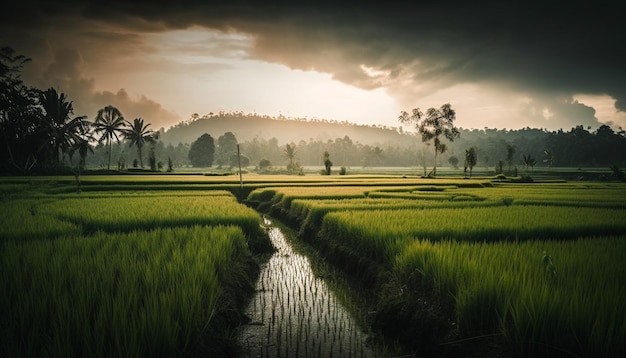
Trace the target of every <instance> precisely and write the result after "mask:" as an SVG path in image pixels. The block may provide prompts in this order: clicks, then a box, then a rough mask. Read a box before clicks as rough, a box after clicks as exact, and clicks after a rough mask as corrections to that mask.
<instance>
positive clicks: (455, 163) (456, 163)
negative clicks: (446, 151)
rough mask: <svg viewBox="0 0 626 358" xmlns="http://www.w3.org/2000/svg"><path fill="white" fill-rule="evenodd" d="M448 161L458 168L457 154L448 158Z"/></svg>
mask: <svg viewBox="0 0 626 358" xmlns="http://www.w3.org/2000/svg"><path fill="white" fill-rule="evenodd" d="M448 163H450V165H451V166H452V167H453V168H454V169H456V168H458V165H459V158H457V157H456V155H451V156H450V158H448Z"/></svg>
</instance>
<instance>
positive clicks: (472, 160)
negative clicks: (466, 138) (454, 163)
mask: <svg viewBox="0 0 626 358" xmlns="http://www.w3.org/2000/svg"><path fill="white" fill-rule="evenodd" d="M477 162H478V158H477V155H476V148H474V147H471V148H469V149H466V150H465V170H464V172H465V173H467V169H468V168H469V177H470V178H471V177H472V170H473V169H474V166H476V163H477Z"/></svg>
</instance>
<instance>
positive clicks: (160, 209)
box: [0, 187, 271, 357]
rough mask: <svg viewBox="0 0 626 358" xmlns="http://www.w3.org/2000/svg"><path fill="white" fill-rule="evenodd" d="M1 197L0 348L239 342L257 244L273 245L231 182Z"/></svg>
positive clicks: (2, 352)
mask: <svg viewBox="0 0 626 358" xmlns="http://www.w3.org/2000/svg"><path fill="white" fill-rule="evenodd" d="M170 189H171V187H170ZM0 207H1V209H2V212H3V215H2V218H0V307H1V312H0V356H2V357H42V356H63V357H83V356H98V357H122V356H133V357H153V356H168V357H183V356H190V355H191V356H193V355H199V354H205V355H206V354H209V355H217V356H220V355H230V354H233V352H236V350H237V346H236V342H235V340H234V339H233V338H232V335H233V333H232V332H234V330H235V329H236V326H237V325H238V323H237V321H238V320H239V319H240V318H238V316H237V315H236V314H234V313H236V312H241V311H242V310H243V308H244V307H245V303H246V302H245V299H246V297H250V296H251V294H252V293H253V290H254V286H253V284H254V279H255V276H254V275H255V274H256V272H257V270H258V268H257V266H256V264H255V263H254V261H253V258H252V252H254V251H256V252H260V251H262V250H263V249H267V248H269V247H271V244H270V242H269V238H267V236H266V235H265V233H264V232H263V230H262V229H261V227H260V224H261V219H260V216H259V215H258V214H257V213H256V212H255V211H254V210H252V209H250V208H248V207H246V206H244V205H242V204H240V203H238V202H237V200H236V198H235V197H234V196H233V195H232V194H231V193H230V192H226V191H214V192H211V191H206V192H194V193H193V195H192V193H190V192H186V191H181V192H180V193H179V192H176V191H169V192H166V191H159V192H158V193H155V192H150V193H146V192H124V191H118V192H110V191H108V192H106V193H97V192H93V193H83V194H80V195H79V194H69V193H66V194H45V193H41V192H36V193H31V194H25V195H24V196H23V197H19V198H17V197H15V196H12V197H10V198H9V199H6V200H3V201H1V202H0Z"/></svg>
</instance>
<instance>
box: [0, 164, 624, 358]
mask: <svg viewBox="0 0 626 358" xmlns="http://www.w3.org/2000/svg"><path fill="white" fill-rule="evenodd" d="M244 180H245V186H244V187H243V190H242V188H241V187H240V184H239V178H238V176H230V177H206V176H191V175H177V176H168V175H146V176H141V175H133V176H131V175H128V176H94V177H85V178H82V182H81V186H80V193H77V192H76V191H77V186H76V184H75V182H74V178H71V177H54V178H53V177H47V178H11V179H6V180H4V181H2V182H0V209H1V210H2V213H3V215H2V217H1V218H0V307H2V312H0V338H1V339H0V356H7V357H10V356H67V357H71V356H107V357H113V356H136V357H143V356H146V357H147V356H154V355H163V354H165V355H167V356H198V355H206V354H212V355H216V356H219V355H223V356H225V355H229V354H236V353H235V352H237V347H236V339H233V338H232V335H233V334H234V333H233V332H234V331H235V330H234V329H235V328H236V326H237V325H239V324H241V319H242V317H241V315H242V312H243V308H244V307H245V302H247V301H246V300H247V299H249V298H250V297H251V295H252V294H253V291H254V280H255V275H256V274H257V273H258V266H259V265H258V263H255V261H254V260H253V255H254V254H255V253H262V252H268V250H270V249H271V248H270V244H269V240H268V238H267V235H266V233H265V232H264V231H263V230H262V227H261V223H262V221H261V216H260V215H259V213H258V212H257V211H255V210H253V208H256V209H257V210H258V211H261V212H264V213H267V214H269V215H271V216H274V217H276V218H278V219H280V220H282V221H284V222H285V223H287V224H288V225H290V226H291V227H292V228H293V229H294V230H295V231H297V232H298V231H299V236H300V238H301V239H302V240H303V241H306V243H307V244H309V245H311V247H313V248H316V249H317V250H319V251H318V252H319V255H321V256H322V257H325V258H327V259H328V261H329V262H330V263H333V264H334V265H336V266H337V267H338V268H340V269H343V270H345V272H346V274H347V275H354V278H356V279H358V280H361V281H362V282H363V283H364V284H366V285H367V286H366V288H364V289H363V292H364V294H366V295H370V296H371V299H370V300H369V302H371V303H369V304H370V305H371V306H369V307H363V310H365V311H367V310H369V311H370V312H371V315H370V316H371V317H370V318H371V319H370V323H371V332H372V333H373V334H375V335H377V336H380V335H382V336H387V337H388V338H389V339H391V340H395V341H396V342H397V343H399V344H400V345H401V346H403V347H404V349H405V351H404V353H406V354H418V355H420V354H421V355H426V354H429V355H435V356H436V355H445V354H451V352H453V353H459V352H461V353H468V352H474V351H479V352H483V353H485V352H487V353H490V354H493V352H497V354H500V355H503V356H507V355H510V356H571V357H591V356H593V357H595V356H602V357H621V356H623V355H624V354H625V353H626V320H624V317H626V305H625V304H624V300H623V297H626V285H625V284H624V283H626V265H624V262H626V184H624V183H600V182H575V183H569V182H562V181H561V182H549V183H548V182H547V183H529V184H521V183H509V182H499V181H495V180H490V179H489V178H481V179H472V180H462V179H450V180H448V179H419V178H399V177H394V176H369V177H368V176H362V177H352V178H351V177H344V178H329V177H318V176H307V177H304V178H295V177H288V176H285V177H277V176H267V177H263V176H250V177H249V178H245V177H244ZM238 198H239V199H240V200H238ZM242 198H243V199H245V200H243V202H244V203H245V204H247V205H244V204H243V203H241V199H242ZM364 267H366V268H367V269H366V270H364V269H363V268H364ZM284 289H287V290H288V289H289V288H288V287H285V288H284ZM236 297H243V298H239V299H237V298H236ZM287 297H293V296H290V295H287ZM424 317H427V318H424ZM389 321H390V322H395V325H396V326H398V325H399V323H398V322H404V323H406V327H404V326H403V327H404V329H403V330H404V331H405V332H408V333H403V334H405V335H408V337H407V336H403V335H402V334H399V333H398V332H394V329H393V328H394V327H392V325H391V324H385V322H389ZM416 322H417V323H416ZM294 324H297V322H296V323H294ZM229 332H230V333H229ZM428 334H430V335H428ZM303 339H306V337H303ZM360 349H363V348H360ZM284 351H285V352H286V351H288V349H287V348H286V347H285V350H284ZM318 351H320V352H321V351H323V350H318Z"/></svg>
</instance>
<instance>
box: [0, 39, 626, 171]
mask: <svg viewBox="0 0 626 358" xmlns="http://www.w3.org/2000/svg"><path fill="white" fill-rule="evenodd" d="M28 61H30V59H28V58H26V57H24V56H22V55H18V54H16V53H15V52H14V51H13V50H12V49H11V48H9V47H4V48H2V49H0V140H1V141H2V144H1V145H0V173H2V174H27V173H50V172H58V171H59V170H61V169H67V168H70V169H72V170H74V171H80V170H84V169H85V168H86V167H89V168H99V169H105V168H106V169H109V170H110V169H112V167H113V169H118V170H119V169H128V168H131V167H133V168H144V166H145V164H144V163H145V162H144V160H147V161H148V166H149V168H150V169H151V170H165V169H166V170H168V171H172V170H176V168H179V167H185V166H194V167H210V166H218V167H222V168H223V167H228V168H230V167H233V166H235V165H236V164H238V162H239V160H241V164H242V166H244V167H250V166H252V167H254V168H256V169H257V170H260V171H268V170H272V169H274V170H275V169H276V168H285V169H286V170H287V171H288V172H293V173H297V172H300V171H301V168H302V167H303V166H319V167H321V168H323V172H324V173H325V174H329V173H331V167H332V166H335V167H341V168H346V167H348V168H349V167H352V166H358V167H418V168H420V170H423V174H424V175H428V174H431V175H436V169H437V166H451V167H455V168H456V167H463V168H465V172H466V175H469V176H471V173H472V170H473V168H474V167H484V168H486V169H490V170H493V171H494V172H496V173H503V172H509V173H510V172H512V171H514V170H515V171H516V170H517V168H518V167H520V168H524V169H525V170H527V171H528V170H529V169H532V168H534V167H535V166H545V167H551V166H554V167H604V168H607V167H623V166H624V165H626V133H625V131H624V130H623V129H621V128H620V129H619V131H617V132H616V131H613V130H612V129H611V128H610V127H609V126H607V125H602V126H600V127H599V128H598V129H597V130H596V131H591V130H590V128H586V129H585V128H583V127H582V126H576V127H574V128H572V129H571V130H570V131H563V130H562V129H561V130H558V131H547V130H544V129H534V128H523V129H517V130H506V129H502V130H498V129H489V128H484V129H463V128H457V127H455V126H454V120H455V118H456V112H455V111H454V109H452V106H451V105H450V104H445V105H443V106H441V107H440V108H429V109H428V110H427V111H425V112H422V111H421V110H420V109H419V108H416V109H413V110H412V111H411V113H408V112H404V111H403V112H401V113H400V116H399V117H398V120H399V122H400V123H402V124H405V125H407V124H408V125H413V127H414V129H415V132H408V131H402V129H401V127H400V129H399V130H398V132H397V133H396V135H397V136H400V137H401V138H402V139H404V138H408V139H411V140H397V141H393V142H392V141H388V142H387V143H385V144H380V143H379V144H376V145H373V144H369V143H361V142H360V141H357V140H352V139H351V138H350V137H349V136H348V135H338V136H337V137H336V138H334V139H325V140H322V139H313V138H309V139H308V140H304V139H301V140H299V141H297V142H294V141H291V142H288V143H280V142H279V140H278V139H277V138H276V137H273V136H271V134H269V135H268V136H267V137H260V136H256V137H254V138H252V139H249V140H246V141H242V142H239V141H238V140H237V138H236V136H235V134H234V133H233V132H232V131H226V132H225V133H221V134H219V133H203V134H202V135H201V136H199V137H198V138H196V139H195V140H194V141H192V142H191V143H184V142H179V143H177V144H173V143H167V144H166V143H164V142H163V141H162V140H161V139H160V137H161V136H162V135H163V134H164V133H165V130H163V129H162V130H159V131H155V130H152V129H150V123H146V122H145V120H144V119H143V118H134V119H133V120H132V121H131V120H127V119H126V118H125V117H124V116H123V114H122V113H121V112H120V110H119V109H117V108H116V107H114V106H112V105H108V106H105V107H104V108H101V109H100V110H98V112H97V114H96V116H95V120H94V121H93V122H92V121H89V120H87V116H85V115H75V114H74V108H73V102H72V101H71V100H70V99H68V98H67V96H66V95H65V94H64V93H59V92H57V90H56V89H54V88H48V89H46V90H40V89H36V88H32V87H27V86H26V85H25V84H24V83H23V82H22V80H21V78H20V74H21V70H22V67H23V66H24V65H25V64H26V63H27V62H28ZM220 115H223V114H220ZM237 115H238V116H244V117H245V116H252V117H257V116H258V115H256V114H253V115H244V114H243V113H238V114H237ZM198 119H199V118H198V116H196V117H195V118H192V122H193V121H194V120H198ZM278 120H281V121H283V122H284V121H287V119H285V118H279V119H278ZM298 122H300V123H301V125H303V126H306V125H309V124H310V123H309V122H308V121H298ZM188 124H189V123H186V125H188ZM346 125H348V124H346ZM383 129H384V130H385V135H386V136H387V137H388V136H389V133H388V132H389V128H381V129H380V130H381V131H382V130H383ZM170 130H172V131H175V130H177V126H174V127H172V128H171V129H170ZM369 130H372V128H369ZM212 135H213V136H212ZM268 137H269V138H268ZM400 137H399V138H400ZM214 138H216V139H214ZM146 148H147V153H146ZM237 154H240V155H239V156H237ZM165 161H166V163H165ZM428 168H432V170H431V171H430V173H429V172H428Z"/></svg>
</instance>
